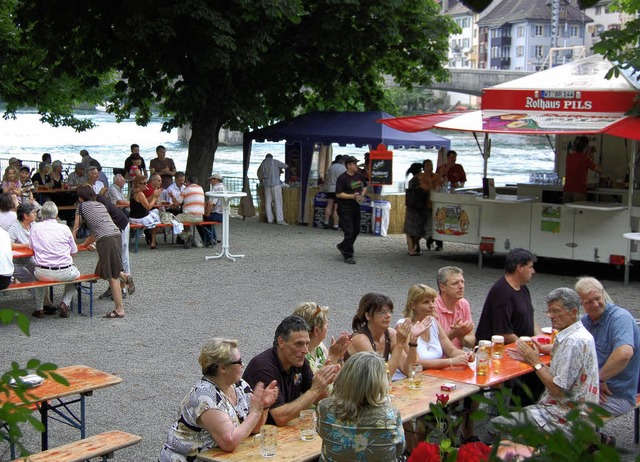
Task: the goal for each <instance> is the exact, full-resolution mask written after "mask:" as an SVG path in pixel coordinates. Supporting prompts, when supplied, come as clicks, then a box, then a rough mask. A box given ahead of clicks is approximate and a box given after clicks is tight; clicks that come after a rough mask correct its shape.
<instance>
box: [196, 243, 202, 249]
mask: <svg viewBox="0 0 640 462" xmlns="http://www.w3.org/2000/svg"><path fill="white" fill-rule="evenodd" d="M194 245H195V246H196V247H197V248H199V249H201V248H203V247H204V244H203V243H202V242H196V243H195V244H194Z"/></svg>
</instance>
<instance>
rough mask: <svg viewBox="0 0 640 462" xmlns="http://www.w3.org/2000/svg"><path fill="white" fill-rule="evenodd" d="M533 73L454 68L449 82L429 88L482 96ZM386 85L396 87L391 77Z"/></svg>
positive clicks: (436, 83) (435, 84) (435, 83)
mask: <svg viewBox="0 0 640 462" xmlns="http://www.w3.org/2000/svg"><path fill="white" fill-rule="evenodd" d="M532 73H533V72H529V71H506V70H490V69H460V68H453V69H449V74H450V76H451V77H450V79H449V81H448V82H434V83H433V84H432V85H431V86H430V87H429V88H431V89H432V90H444V91H455V92H458V93H466V94H468V95H476V96H480V95H481V94H482V89H483V88H487V87H492V86H494V85H497V84H499V83H503V82H509V81H510V80H515V79H519V78H520V77H524V76H525V75H530V74H532ZM386 84H387V86H390V87H391V86H395V83H394V82H393V80H392V79H391V78H389V77H387V79H386Z"/></svg>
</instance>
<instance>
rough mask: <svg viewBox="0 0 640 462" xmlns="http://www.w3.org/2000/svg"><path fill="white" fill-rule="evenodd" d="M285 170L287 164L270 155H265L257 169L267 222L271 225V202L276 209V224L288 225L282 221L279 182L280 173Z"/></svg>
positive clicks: (280, 186) (282, 213)
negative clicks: (262, 191) (262, 190)
mask: <svg viewBox="0 0 640 462" xmlns="http://www.w3.org/2000/svg"><path fill="white" fill-rule="evenodd" d="M285 168H287V164H285V163H284V162H280V161H279V160H276V159H274V158H273V154H271V153H269V154H267V155H266V157H265V158H264V160H263V161H262V163H261V164H260V167H258V179H259V180H260V182H261V183H262V188H263V189H264V204H265V210H266V212H267V222H269V223H273V210H272V209H271V203H272V202H273V204H274V207H275V209H276V217H275V218H276V223H277V224H279V225H287V224H288V223H286V222H285V221H284V212H283V211H282V182H281V181H280V174H281V171H282V170H283V169H285Z"/></svg>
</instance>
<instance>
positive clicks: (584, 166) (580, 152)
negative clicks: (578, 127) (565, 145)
mask: <svg viewBox="0 0 640 462" xmlns="http://www.w3.org/2000/svg"><path fill="white" fill-rule="evenodd" d="M591 152H592V150H591V148H590V147H589V138H587V137H586V136H584V135H583V136H576V139H575V141H574V142H573V151H571V152H570V153H569V154H568V155H567V160H566V163H565V182H564V195H563V199H564V202H580V201H586V200H587V178H588V175H589V170H592V171H594V172H600V166H599V165H598V164H596V163H595V162H594V161H593V159H592V158H591Z"/></svg>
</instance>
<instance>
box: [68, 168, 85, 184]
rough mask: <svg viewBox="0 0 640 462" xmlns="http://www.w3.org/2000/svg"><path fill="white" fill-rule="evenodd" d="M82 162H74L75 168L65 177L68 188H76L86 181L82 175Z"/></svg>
mask: <svg viewBox="0 0 640 462" xmlns="http://www.w3.org/2000/svg"><path fill="white" fill-rule="evenodd" d="M84 169H85V167H84V164H82V163H78V164H76V168H75V170H74V171H73V172H71V173H69V176H68V177H67V184H68V185H69V187H70V188H77V187H78V186H80V185H81V184H82V183H86V182H87V179H86V178H85V176H84Z"/></svg>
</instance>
